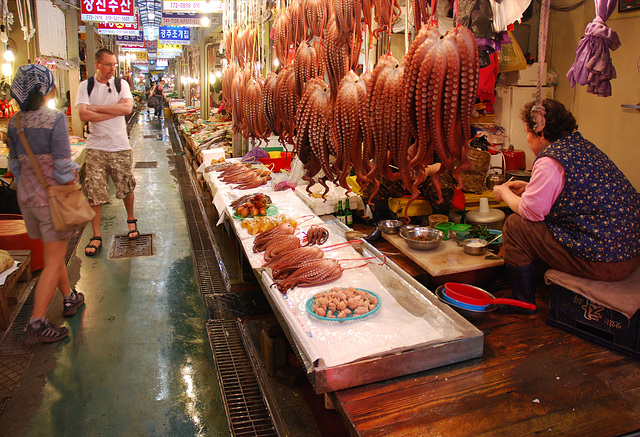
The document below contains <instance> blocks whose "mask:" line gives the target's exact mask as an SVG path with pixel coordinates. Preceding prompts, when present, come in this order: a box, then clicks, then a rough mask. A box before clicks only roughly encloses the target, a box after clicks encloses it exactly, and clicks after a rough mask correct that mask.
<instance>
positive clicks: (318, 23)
mask: <svg viewBox="0 0 640 437" xmlns="http://www.w3.org/2000/svg"><path fill="white" fill-rule="evenodd" d="M302 9H303V13H304V23H305V25H306V26H307V29H309V38H313V37H314V36H315V37H318V38H320V37H321V36H322V30H323V29H324V28H325V26H326V24H327V21H328V20H329V16H330V15H331V10H330V6H329V0H302Z"/></svg>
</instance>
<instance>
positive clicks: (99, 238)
mask: <svg viewBox="0 0 640 437" xmlns="http://www.w3.org/2000/svg"><path fill="white" fill-rule="evenodd" d="M92 241H99V242H100V245H99V246H96V245H95V244H92V243H91V242H92ZM87 249H93V251H92V252H88V251H87ZM101 249H102V237H91V238H89V244H87V247H85V248H84V254H85V255H87V256H96V255H97V254H98V253H99V252H100V250H101Z"/></svg>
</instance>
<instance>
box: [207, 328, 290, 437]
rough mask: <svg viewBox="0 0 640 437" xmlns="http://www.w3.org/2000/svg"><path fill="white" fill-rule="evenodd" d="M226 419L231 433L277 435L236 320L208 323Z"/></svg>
mask: <svg viewBox="0 0 640 437" xmlns="http://www.w3.org/2000/svg"><path fill="white" fill-rule="evenodd" d="M207 332H208V334H209V343H210V344H211V350H212V351H213V358H214V360H215V363H216V367H217V368H218V379H219V382H220V388H221V389H222V397H223V400H224V406H225V409H226V411H227V420H228V421H229V426H230V428H231V430H232V433H233V435H234V436H260V437H267V436H277V435H278V432H277V431H276V428H275V426H274V424H273V420H272V418H271V414H270V413H269V410H268V408H267V406H266V404H265V402H264V398H263V396H262V391H261V390H260V386H259V384H258V381H257V379H256V377H255V375H254V373H253V371H252V368H251V361H250V359H249V356H248V355H247V353H246V352H245V349H244V343H243V342H242V338H241V337H240V333H239V332H238V327H237V326H236V324H235V322H232V321H224V320H214V321H210V322H209V323H207Z"/></svg>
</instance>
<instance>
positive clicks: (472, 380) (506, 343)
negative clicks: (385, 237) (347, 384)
mask: <svg viewBox="0 0 640 437" xmlns="http://www.w3.org/2000/svg"><path fill="white" fill-rule="evenodd" d="M379 248H381V249H382V250H385V251H386V248H385V246H384V244H383V245H382V246H381V247H379ZM388 250H389V251H392V249H388ZM394 258H398V257H394ZM394 261H396V262H399V263H401V264H402V260H400V259H394ZM403 267H405V268H408V270H410V271H411V270H412V269H413V273H414V274H418V273H419V270H417V269H416V267H417V266H412V265H411V262H410V261H409V263H408V264H407V265H406V266H403ZM418 269H419V268H418ZM508 292H509V291H508V290H504V291H503V292H500V293H499V294H498V295H499V296H500V297H504V296H506V295H507V294H508ZM537 300H538V306H539V312H538V315H536V316H517V315H504V314H498V313H495V312H494V313H491V314H490V315H489V316H488V317H487V318H485V319H483V320H481V321H475V322H474V325H475V326H477V327H478V328H479V329H481V330H482V331H483V332H484V333H485V350H484V356H483V357H482V358H479V359H476V360H472V361H468V362H464V363H458V364H456V365H452V366H447V367H443V368H439V369H434V370H431V371H426V372H422V373H418V374H413V375H408V376H406V377H403V378H398V379H394V380H390V381H385V382H381V383H376V384H370V385H367V386H363V387H356V388H353V389H349V390H343V391H340V392H336V393H333V394H332V395H331V396H332V398H333V401H334V403H335V405H336V408H337V409H338V411H339V412H340V413H341V414H342V417H343V419H344V421H345V423H346V426H347V427H348V429H349V430H350V432H351V433H352V434H353V435H362V436H382V435H384V436H429V435H436V436H470V435H473V436H481V435H504V436H529V435H537V434H545V435H562V436H585V435H598V436H617V435H621V434H625V433H629V432H633V431H637V430H640V363H638V362H635V361H633V360H631V359H628V358H625V357H623V356H621V355H618V354H616V353H614V352H610V351H609V350H607V349H605V348H603V347H601V346H597V345H594V344H592V343H589V342H587V341H585V340H582V339H580V338H578V337H576V336H574V335H571V334H568V333H565V332H563V331H560V330H558V329H556V328H552V327H550V326H548V325H546V323H545V320H546V315H547V311H548V301H549V296H548V293H547V291H546V290H545V289H544V288H543V287H539V290H538V296H537Z"/></svg>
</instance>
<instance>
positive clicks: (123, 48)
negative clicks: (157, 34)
mask: <svg viewBox="0 0 640 437" xmlns="http://www.w3.org/2000/svg"><path fill="white" fill-rule="evenodd" d="M120 51H122V52H146V51H147V49H145V48H144V47H140V46H132V45H122V46H120Z"/></svg>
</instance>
